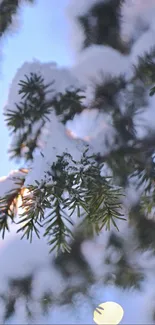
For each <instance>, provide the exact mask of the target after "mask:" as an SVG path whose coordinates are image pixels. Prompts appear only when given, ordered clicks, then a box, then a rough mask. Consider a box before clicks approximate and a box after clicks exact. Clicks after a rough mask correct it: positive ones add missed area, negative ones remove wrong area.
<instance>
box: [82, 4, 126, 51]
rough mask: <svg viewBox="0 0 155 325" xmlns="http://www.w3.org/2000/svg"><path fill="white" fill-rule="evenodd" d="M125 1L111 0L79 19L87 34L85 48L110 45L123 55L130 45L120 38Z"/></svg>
mask: <svg viewBox="0 0 155 325" xmlns="http://www.w3.org/2000/svg"><path fill="white" fill-rule="evenodd" d="M123 2H124V0H110V1H106V2H98V3H97V4H95V5H93V6H92V7H91V9H90V10H89V12H88V13H87V14H86V15H83V16H79V17H77V19H78V22H79V24H80V25H81V26H82V28H83V30H84V34H85V40H84V44H83V47H84V48H86V47H88V46H90V45H92V44H97V45H103V44H104V45H108V46H111V47H112V48H114V49H116V50H118V51H120V52H121V53H123V54H127V53H129V50H130V49H129V45H128V44H125V42H123V41H122V40H121V38H120V19H121V6H122V4H123Z"/></svg>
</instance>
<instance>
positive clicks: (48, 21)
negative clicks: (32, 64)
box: [0, 0, 72, 176]
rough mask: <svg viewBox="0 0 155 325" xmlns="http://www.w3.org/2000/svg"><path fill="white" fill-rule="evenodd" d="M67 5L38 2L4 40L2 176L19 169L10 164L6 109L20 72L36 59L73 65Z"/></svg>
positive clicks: (0, 82) (0, 120)
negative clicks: (8, 96)
mask: <svg viewBox="0 0 155 325" xmlns="http://www.w3.org/2000/svg"><path fill="white" fill-rule="evenodd" d="M67 2H68V0H46V1H45V0H36V4H35V5H34V6H24V7H23V9H22V10H21V12H20V24H21V25H20V26H19V30H18V32H16V33H15V34H12V35H10V34H9V35H7V36H6V38H5V40H4V43H3V47H2V51H3V57H2V60H1V62H0V72H1V73H0V89H1V91H0V95H1V96H0V107H1V114H0V147H1V159H0V176H3V175H7V174H8V173H9V171H10V170H11V169H14V168H16V166H15V162H13V161H9V157H8V153H7V149H8V146H9V141H10V138H9V133H8V130H7V128H6V126H5V123H4V117H3V107H4V104H5V103H6V100H7V93H8V88H9V85H10V83H11V80H12V79H13V77H14V75H15V73H16V71H17V68H18V67H20V66H21V65H22V64H23V62H25V61H31V60H32V59H33V58H36V59H39V60H41V61H43V62H48V61H56V62H57V63H58V64H60V65H70V64H71V61H72V57H71V53H70V52H69V50H68V43H69V42H68V39H67V38H68V28H69V26H68V22H67V20H66V17H65V14H64V8H65V6H66V4H67ZM58 5H59V6H58Z"/></svg>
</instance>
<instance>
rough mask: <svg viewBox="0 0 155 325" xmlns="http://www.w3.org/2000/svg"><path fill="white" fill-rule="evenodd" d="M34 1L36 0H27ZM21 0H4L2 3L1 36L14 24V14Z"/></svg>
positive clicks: (0, 16) (0, 9) (0, 8)
mask: <svg viewBox="0 0 155 325" xmlns="http://www.w3.org/2000/svg"><path fill="white" fill-rule="evenodd" d="M27 1H28V2H33V1H34V0H27ZM20 3H21V0H11V1H10V0H2V2H1V3H0V37H2V36H3V34H4V33H5V32H6V31H7V29H8V27H9V26H10V25H11V24H12V20H13V16H14V15H15V14H16V13H17V11H18V8H19V5H20Z"/></svg>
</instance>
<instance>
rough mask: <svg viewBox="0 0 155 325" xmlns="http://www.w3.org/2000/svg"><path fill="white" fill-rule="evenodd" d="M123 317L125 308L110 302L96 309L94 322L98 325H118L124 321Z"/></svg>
mask: <svg viewBox="0 0 155 325" xmlns="http://www.w3.org/2000/svg"><path fill="white" fill-rule="evenodd" d="M123 315H124V311H123V308H122V307H121V306H120V305H119V304H117V303H116V302H112V301H108V302H105V303H102V304H100V305H99V306H98V307H97V308H96V309H95V311H94V322H95V323H96V324H97V325H104V324H105V325H117V324H119V323H120V321H121V320H122V318H123Z"/></svg>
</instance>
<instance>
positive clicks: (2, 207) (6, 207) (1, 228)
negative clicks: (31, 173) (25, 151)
mask: <svg viewBox="0 0 155 325" xmlns="http://www.w3.org/2000/svg"><path fill="white" fill-rule="evenodd" d="M19 171H20V172H22V173H23V176H18V177H17V176H16V177H15V176H14V177H13V180H14V184H15V185H16V187H15V188H14V189H12V190H11V191H9V192H8V193H6V195H5V197H1V198H0V233H2V238H3V239H4V236H5V232H6V231H9V221H12V222H14V220H15V217H16V216H17V213H18V198H19V196H22V187H23V184H24V181H25V175H26V174H27V170H25V169H20V170H19Z"/></svg>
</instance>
